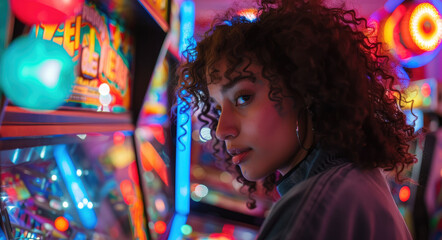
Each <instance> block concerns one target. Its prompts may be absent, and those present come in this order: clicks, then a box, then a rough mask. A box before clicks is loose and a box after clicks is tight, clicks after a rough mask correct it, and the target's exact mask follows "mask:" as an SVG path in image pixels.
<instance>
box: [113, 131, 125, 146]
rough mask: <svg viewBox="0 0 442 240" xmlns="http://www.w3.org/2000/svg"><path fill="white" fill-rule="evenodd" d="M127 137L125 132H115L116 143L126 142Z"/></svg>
mask: <svg viewBox="0 0 442 240" xmlns="http://www.w3.org/2000/svg"><path fill="white" fill-rule="evenodd" d="M125 138H126V137H125V136H124V133H122V132H115V133H114V144H115V145H122V144H123V143H124V140H125Z"/></svg>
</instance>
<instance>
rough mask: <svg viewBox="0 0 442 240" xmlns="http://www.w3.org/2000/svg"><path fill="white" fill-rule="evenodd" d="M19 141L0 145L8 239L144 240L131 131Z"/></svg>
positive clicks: (143, 223)
mask: <svg viewBox="0 0 442 240" xmlns="http://www.w3.org/2000/svg"><path fill="white" fill-rule="evenodd" d="M20 140H21V141H22V142H25V143H27V144H26V147H20V146H19V147H18V148H14V147H10V148H9V149H3V150H1V151H0V158H1V162H0V164H1V183H2V184H1V192H0V194H1V199H2V201H1V209H2V219H4V220H7V219H9V221H3V225H4V226H7V228H6V229H9V230H10V231H7V232H6V233H5V234H6V235H9V238H10V239H19V238H21V239H75V240H80V239H147V233H146V232H145V226H146V221H145V217H144V207H143V200H142V194H141V189H140V187H139V177H138V169H137V165H136V161H135V153H134V149H133V133H132V132H114V133H109V134H79V135H72V136H59V137H53V138H47V139H45V138H42V139H20ZM5 141H8V140H5ZM29 143H30V144H29ZM42 143H45V144H44V145H42ZM63 143H64V144H63ZM10 145H11V144H10ZM2 146H3V148H5V147H4V146H5V145H2ZM12 146H13V145H12Z"/></svg>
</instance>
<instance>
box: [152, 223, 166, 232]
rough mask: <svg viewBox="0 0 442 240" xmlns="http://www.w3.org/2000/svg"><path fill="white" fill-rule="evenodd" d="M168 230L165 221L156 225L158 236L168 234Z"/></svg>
mask: <svg viewBox="0 0 442 240" xmlns="http://www.w3.org/2000/svg"><path fill="white" fill-rule="evenodd" d="M166 228H167V225H166V223H165V222H163V221H158V222H156V223H155V225H154V229H155V232H156V233H158V234H163V233H164V232H166Z"/></svg>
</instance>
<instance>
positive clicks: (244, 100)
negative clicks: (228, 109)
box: [235, 95, 252, 106]
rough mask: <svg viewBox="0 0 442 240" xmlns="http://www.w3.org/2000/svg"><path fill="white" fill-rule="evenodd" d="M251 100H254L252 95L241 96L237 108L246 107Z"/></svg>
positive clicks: (237, 101)
mask: <svg viewBox="0 0 442 240" xmlns="http://www.w3.org/2000/svg"><path fill="white" fill-rule="evenodd" d="M251 98H252V95H241V96H239V97H237V98H236V102H235V105H236V106H242V105H246V104H247V103H248V102H249V101H250V99H251Z"/></svg>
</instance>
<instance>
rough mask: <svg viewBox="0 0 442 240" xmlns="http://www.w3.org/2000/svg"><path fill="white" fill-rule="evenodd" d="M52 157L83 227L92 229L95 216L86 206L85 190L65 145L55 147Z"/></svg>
mask: <svg viewBox="0 0 442 240" xmlns="http://www.w3.org/2000/svg"><path fill="white" fill-rule="evenodd" d="M54 157H55V161H56V162H57V166H58V170H59V171H60V174H61V176H62V177H63V180H64V182H65V184H66V188H67V190H68V192H69V195H71V198H72V201H73V202H74V205H75V208H76V209H77V213H78V215H79V216H80V219H81V222H82V223H83V226H84V227H85V228H87V229H94V228H95V225H96V224H97V216H96V215H95V212H94V210H93V209H90V208H88V207H87V206H86V205H87V203H88V202H89V198H88V196H87V192H86V188H85V187H84V185H83V182H81V179H80V178H79V177H78V176H77V169H75V166H74V164H73V163H72V159H71V157H70V156H69V154H68V153H67V150H66V145H58V146H55V148H54Z"/></svg>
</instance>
